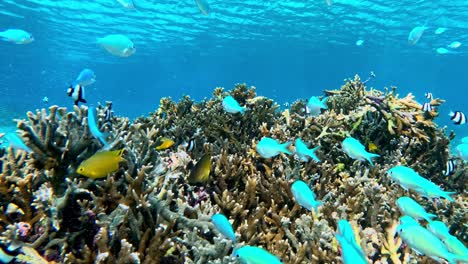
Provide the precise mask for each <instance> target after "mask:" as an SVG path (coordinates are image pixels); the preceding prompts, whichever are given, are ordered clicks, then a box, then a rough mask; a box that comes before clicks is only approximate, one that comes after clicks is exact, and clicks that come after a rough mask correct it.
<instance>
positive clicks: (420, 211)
mask: <svg viewBox="0 0 468 264" xmlns="http://www.w3.org/2000/svg"><path fill="white" fill-rule="evenodd" d="M117 1H118V2H119V3H120V4H121V5H122V7H124V8H126V9H135V8H136V6H135V4H134V2H133V1H131V0H117ZM195 3H196V6H197V7H198V8H199V10H200V12H201V13H202V14H204V15H209V14H210V12H211V9H210V6H209V4H208V2H207V1H206V0H195ZM326 3H327V5H332V1H326ZM428 29H429V27H428V26H427V22H426V23H425V24H424V25H420V26H416V27H414V28H413V29H412V30H411V31H410V33H409V35H408V43H409V44H410V45H416V44H417V43H418V42H419V41H420V39H421V38H422V37H423V35H424V33H425V32H426V31H427V30H428ZM446 31H447V29H446V28H437V29H436V30H435V31H434V34H436V35H439V34H443V33H444V32H446ZM0 39H2V40H5V41H8V42H12V43H15V44H29V43H32V42H33V41H34V37H33V36H32V34H30V33H28V32H26V31H24V30H21V29H7V30H4V31H2V32H0ZM364 43H365V41H364V40H362V39H359V40H357V41H356V45H357V46H362V45H363V44H364ZM96 44H97V45H99V46H101V47H102V48H103V49H104V50H106V51H107V52H108V53H110V54H112V55H114V56H118V57H129V56H131V55H133V54H135V52H136V48H135V45H134V43H133V42H132V40H130V39H129V38H128V37H127V36H125V35H122V34H111V35H107V36H102V37H98V38H96ZM460 46H462V43H460V42H458V41H453V42H451V43H449V44H447V46H446V47H439V48H437V49H436V52H437V53H438V54H450V53H455V51H454V50H456V49H457V48H459V47H460ZM95 82H96V74H95V73H94V72H93V71H92V70H91V69H83V70H82V71H81V72H80V73H79V74H78V76H77V77H76V79H75V80H74V81H73V82H72V84H71V85H70V87H69V88H68V90H67V94H68V96H70V97H71V98H72V99H73V103H74V104H75V105H78V104H79V103H87V102H88V101H87V100H86V93H85V87H87V86H90V85H93V84H94V83H95ZM425 97H426V98H427V99H428V100H429V101H428V102H425V103H423V105H422V107H421V111H423V112H432V111H436V109H434V107H433V105H432V104H431V101H432V100H433V95H432V93H427V94H426V95H425ZM327 99H328V97H323V98H319V97H317V96H312V97H310V99H309V100H308V101H307V103H306V104H305V109H304V111H305V113H306V114H308V115H310V116H313V117H316V116H319V115H320V114H321V113H322V111H324V110H327ZM43 101H44V103H48V101H49V99H48V98H47V97H44V99H43ZM221 106H222V108H223V109H224V110H225V111H226V112H227V113H230V114H233V115H236V114H240V115H243V114H244V113H245V112H246V111H248V110H249V109H248V108H247V107H245V106H241V105H240V104H239V103H238V102H237V101H236V99H235V98H234V97H233V96H226V97H224V98H223V100H222V102H221ZM107 111H109V112H107ZM111 111H112V109H111V105H110V106H109V107H108V109H106V117H105V121H108V120H110V118H111V117H112V112H111ZM448 116H449V117H450V119H451V120H452V121H453V123H454V124H455V125H464V124H466V116H465V114H464V113H462V112H461V111H451V112H450V113H449V114H448ZM87 121H88V127H89V131H90V133H91V134H92V135H93V137H95V138H96V139H97V140H99V141H100V142H101V143H102V145H103V146H104V148H106V147H107V146H108V142H107V140H106V135H105V134H103V133H102V132H101V131H100V130H99V128H98V127H97V122H96V116H95V109H94V108H93V107H91V106H90V107H88V116H87ZM3 138H4V139H5V140H6V141H7V142H8V143H9V146H11V147H12V148H14V149H21V150H24V151H27V152H31V151H32V150H31V149H30V148H29V147H27V146H26V145H25V144H24V142H22V140H21V138H20V137H18V135H17V134H16V133H14V132H9V133H7V134H5V135H4V136H3ZM194 144H195V143H194V141H192V140H190V142H189V143H188V146H187V148H193V145H194ZM292 145H293V142H280V141H278V140H276V139H274V138H269V137H262V138H261V139H260V140H259V141H258V143H257V144H256V146H255V149H256V152H257V153H258V155H259V156H260V157H262V158H264V159H272V158H275V157H277V156H279V155H296V156H297V158H298V159H299V160H300V161H301V162H309V161H313V162H321V159H320V158H319V157H318V156H317V151H318V150H319V149H320V147H319V146H315V147H309V146H308V143H307V142H304V141H303V140H302V139H301V138H299V137H298V138H296V140H295V141H294V150H293V149H292V148H293V147H292ZM341 147H342V151H343V153H345V154H346V155H347V156H348V157H349V158H351V159H354V160H358V161H361V162H367V163H369V165H370V166H374V159H378V158H379V157H380V155H378V154H375V153H371V152H368V151H366V148H365V146H364V145H363V144H362V143H361V142H360V141H359V140H358V139H356V138H353V137H351V136H348V137H346V138H345V139H344V140H343V141H342V143H341ZM456 151H457V154H458V156H459V157H460V159H462V160H463V161H468V139H467V138H464V139H462V142H461V144H459V145H457V146H456ZM324 155H325V154H324ZM455 170H456V160H448V161H447V166H446V170H445V171H444V174H445V175H446V176H449V175H451V174H453V173H454V172H455ZM387 173H388V177H389V178H390V179H391V180H392V181H394V182H395V183H396V184H398V185H399V186H400V187H401V188H403V189H405V190H412V191H414V192H415V193H417V194H418V195H419V196H421V197H425V198H427V199H431V200H433V199H440V198H443V199H445V200H447V201H448V202H453V201H454V199H453V197H452V195H455V193H454V192H450V191H444V190H443V189H441V188H440V187H439V186H438V185H436V184H435V183H433V182H431V181H430V180H428V179H426V178H424V177H423V176H421V175H420V174H419V173H418V172H417V171H415V170H413V169H412V168H410V167H407V166H403V165H397V166H394V167H392V168H390V169H389V170H388V172H387ZM291 193H292V195H293V197H294V199H295V202H296V203H297V204H299V205H300V206H301V207H303V208H305V209H306V210H308V211H310V212H311V213H312V214H317V213H318V212H319V208H320V206H321V205H322V204H323V203H324V202H323V201H319V200H317V199H316V196H315V194H314V192H313V190H312V189H311V188H310V186H309V184H308V183H306V182H304V181H302V180H296V181H294V182H293V183H292V184H291ZM396 207H398V208H399V210H400V212H401V214H402V217H401V218H400V225H399V226H398V228H397V232H398V234H399V236H400V237H401V239H402V240H403V241H404V242H405V244H406V245H408V246H409V247H410V248H411V249H413V250H414V251H416V252H417V253H418V254H424V255H427V256H429V257H430V258H432V259H434V260H436V261H439V262H442V261H447V262H448V263H453V264H455V263H458V262H462V263H468V249H467V248H466V246H465V245H464V244H463V243H462V242H461V241H460V240H458V238H457V237H455V236H452V235H451V234H450V233H449V232H448V228H447V226H446V225H445V224H444V223H443V222H441V221H437V220H434V219H436V218H437V215H435V214H431V213H430V212H427V211H426V209H425V208H424V207H423V206H421V205H420V204H419V203H418V202H417V201H416V200H415V199H413V198H411V197H408V196H402V197H400V198H398V200H397V201H396ZM211 221H212V223H213V225H214V226H215V228H216V229H217V230H218V231H219V233H220V234H221V235H222V236H224V237H225V238H226V239H228V240H230V241H231V242H232V244H233V247H234V250H233V254H232V255H233V256H235V257H238V258H239V259H240V261H241V262H242V263H248V264H257V263H270V264H275V263H281V260H280V259H279V258H278V257H277V256H274V255H273V254H271V253H269V252H268V251H266V250H265V249H262V248H260V247H256V246H249V245H244V246H236V244H237V240H236V234H235V230H234V228H233V226H232V225H231V222H230V221H229V218H228V217H227V216H225V215H223V214H221V213H217V214H214V215H213V216H212V217H211ZM420 221H424V222H425V223H426V227H425V226H423V225H421V224H420ZM335 237H336V240H337V242H338V243H339V244H340V247H341V257H342V261H343V263H345V264H352V263H353V264H354V263H368V260H367V257H366V254H365V252H364V251H363V249H362V248H361V246H360V245H359V243H358V242H357V240H356V234H355V232H354V230H353V227H352V225H351V224H350V223H349V222H348V221H347V220H346V219H340V220H339V221H338V222H337V230H336V235H335Z"/></svg>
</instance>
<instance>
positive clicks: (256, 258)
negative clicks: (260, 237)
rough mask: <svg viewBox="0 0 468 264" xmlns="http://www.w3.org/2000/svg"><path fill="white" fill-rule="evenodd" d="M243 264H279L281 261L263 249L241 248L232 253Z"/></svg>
mask: <svg viewBox="0 0 468 264" xmlns="http://www.w3.org/2000/svg"><path fill="white" fill-rule="evenodd" d="M232 255H233V256H235V257H239V260H240V261H241V263H244V264H281V260H280V259H279V258H278V257H277V256H275V255H273V254H271V253H270V252H268V251H266V250H265V249H263V248H259V247H252V246H243V247H240V248H238V249H236V250H234V253H232Z"/></svg>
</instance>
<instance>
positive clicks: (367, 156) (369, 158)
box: [366, 152, 380, 167]
mask: <svg viewBox="0 0 468 264" xmlns="http://www.w3.org/2000/svg"><path fill="white" fill-rule="evenodd" d="M378 157H380V155H379V154H374V153H369V152H367V155H366V160H367V161H369V163H370V165H371V166H372V167H374V162H372V158H378Z"/></svg>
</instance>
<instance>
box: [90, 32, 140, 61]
mask: <svg viewBox="0 0 468 264" xmlns="http://www.w3.org/2000/svg"><path fill="white" fill-rule="evenodd" d="M96 42H97V44H99V45H100V46H101V47H103V48H104V49H105V50H107V52H109V53H110V54H112V55H115V56H118V57H129V56H131V55H133V54H134V53H135V52H136V49H135V45H134V44H133V42H132V41H131V40H130V39H129V38H128V37H127V36H125V35H121V34H112V35H107V36H105V37H102V38H98V39H97V40H96Z"/></svg>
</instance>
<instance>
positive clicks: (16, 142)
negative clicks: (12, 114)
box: [4, 132, 32, 152]
mask: <svg viewBox="0 0 468 264" xmlns="http://www.w3.org/2000/svg"><path fill="white" fill-rule="evenodd" d="M4 137H5V139H6V140H7V141H8V145H9V146H11V147H12V148H13V149H21V150H24V151H26V152H31V151H32V150H31V149H30V148H29V147H28V146H26V144H24V142H23V140H22V139H21V138H20V137H19V136H18V134H16V132H8V133H6V134H5V136H4Z"/></svg>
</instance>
